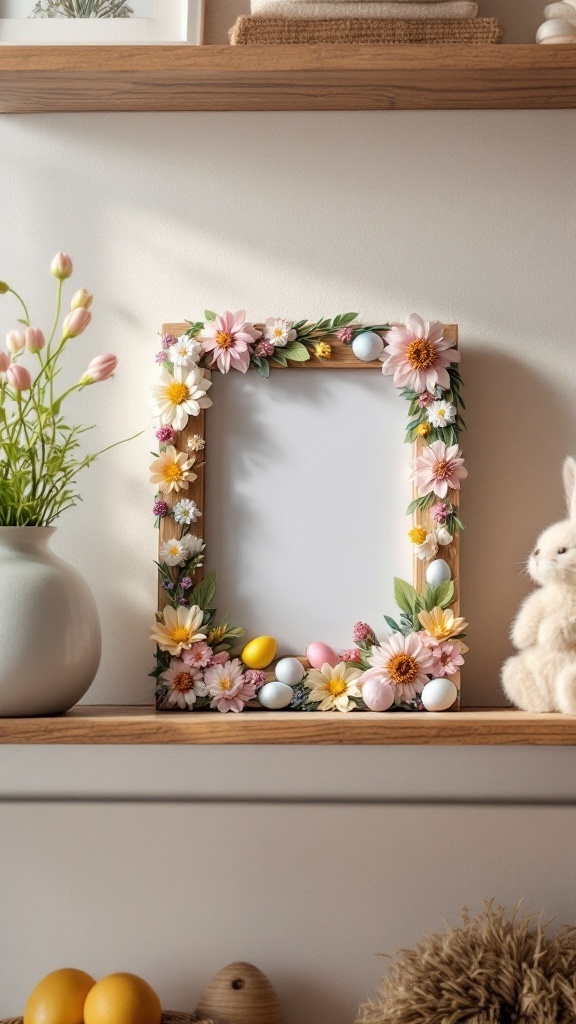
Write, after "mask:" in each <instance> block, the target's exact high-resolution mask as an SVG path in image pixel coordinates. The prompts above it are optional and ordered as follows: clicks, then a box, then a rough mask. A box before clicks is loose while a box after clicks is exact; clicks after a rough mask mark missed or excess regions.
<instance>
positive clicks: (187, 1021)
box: [0, 1011, 214, 1024]
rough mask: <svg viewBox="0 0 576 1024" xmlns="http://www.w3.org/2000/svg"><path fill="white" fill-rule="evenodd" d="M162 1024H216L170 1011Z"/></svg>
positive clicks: (17, 1022)
mask: <svg viewBox="0 0 576 1024" xmlns="http://www.w3.org/2000/svg"><path fill="white" fill-rule="evenodd" d="M0 1024H22V1017H9V1018H8V1019H7V1020H2V1021H0ZM162 1024H214V1021H212V1020H200V1017H197V1016H196V1014H195V1013H176V1012H171V1011H168V1012H167V1013H163V1014H162Z"/></svg>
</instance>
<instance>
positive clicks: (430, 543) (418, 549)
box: [414, 531, 438, 562]
mask: <svg viewBox="0 0 576 1024" xmlns="http://www.w3.org/2000/svg"><path fill="white" fill-rule="evenodd" d="M437 552H438V537H437V535H436V534H435V533H434V531H432V532H431V533H427V534H426V540H424V541H422V543H421V544H415V545H414V554H415V555H416V558H419V559H420V561H421V562H424V561H428V560H429V559H430V558H434V555H435V554H437Z"/></svg>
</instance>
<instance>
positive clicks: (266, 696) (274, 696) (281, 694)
mask: <svg viewBox="0 0 576 1024" xmlns="http://www.w3.org/2000/svg"><path fill="white" fill-rule="evenodd" d="M257 696H258V700H259V701H260V703H261V705H262V707H263V708H268V710H269V711H281V710H282V708H287V707H288V705H289V703H290V701H291V700H292V697H293V696H294V690H293V689H292V687H291V686H288V685H287V683H282V682H280V681H279V680H278V679H273V680H272V682H271V683H264V686H262V687H261V689H260V690H258V694H257Z"/></svg>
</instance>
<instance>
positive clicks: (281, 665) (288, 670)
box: [276, 658, 305, 686]
mask: <svg viewBox="0 0 576 1024" xmlns="http://www.w3.org/2000/svg"><path fill="white" fill-rule="evenodd" d="M304 675H305V669H304V666H303V665H301V664H300V662H299V661H298V658H282V659H281V661H279V662H278V664H277V665H276V679H277V680H278V682H279V683H286V686H297V685H298V683H301V682H302V680H303V679H304Z"/></svg>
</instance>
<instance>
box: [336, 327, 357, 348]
mask: <svg viewBox="0 0 576 1024" xmlns="http://www.w3.org/2000/svg"><path fill="white" fill-rule="evenodd" d="M336 337H337V338H338V341H341V342H342V343H343V344H344V345H349V344H350V342H351V341H353V340H354V331H353V330H352V328H351V327H341V328H340V330H339V331H336Z"/></svg>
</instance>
